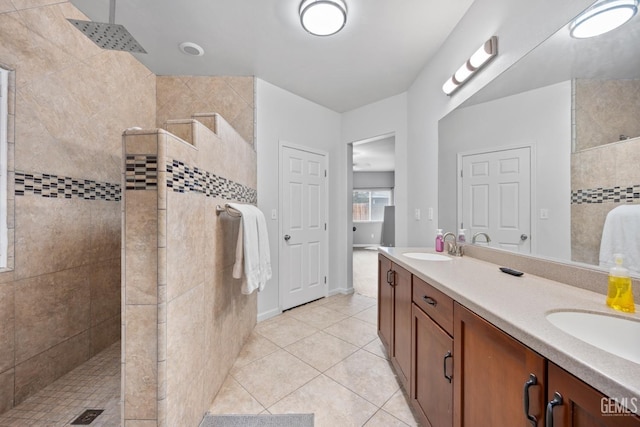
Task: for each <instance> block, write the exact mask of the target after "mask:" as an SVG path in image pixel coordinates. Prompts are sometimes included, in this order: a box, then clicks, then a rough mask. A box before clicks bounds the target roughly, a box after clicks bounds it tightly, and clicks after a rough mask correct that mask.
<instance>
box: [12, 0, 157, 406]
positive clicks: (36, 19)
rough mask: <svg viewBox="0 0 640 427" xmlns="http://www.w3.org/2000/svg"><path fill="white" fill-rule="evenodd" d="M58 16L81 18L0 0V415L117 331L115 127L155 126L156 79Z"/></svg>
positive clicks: (48, 2) (55, 5)
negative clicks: (4, 246)
mask: <svg viewBox="0 0 640 427" xmlns="http://www.w3.org/2000/svg"><path fill="white" fill-rule="evenodd" d="M66 18H77V19H87V18H86V17H85V16H84V15H83V14H82V13H80V12H79V11H78V10H77V9H76V8H75V7H73V6H72V5H71V4H70V3H68V2H64V1H58V0H56V1H53V0H39V1H0V40H1V42H0V64H2V66H4V67H5V68H9V69H11V70H13V72H12V76H11V78H12V87H11V93H12V99H11V101H12V102H11V106H10V113H11V119H12V120H11V121H10V122H11V123H10V126H9V140H10V142H14V143H15V144H10V146H9V163H10V165H13V166H10V169H14V170H15V174H13V173H12V174H10V176H9V181H10V185H9V188H10V195H9V209H10V211H11V212H14V218H15V220H14V221H10V223H9V226H10V228H13V226H14V225H15V228H14V233H13V234H12V235H10V240H11V242H12V243H13V244H14V253H15V257H14V259H13V266H14V268H13V269H10V270H9V271H4V272H1V273H0V412H2V411H4V410H6V409H8V408H10V407H12V406H13V405H15V404H17V403H20V402H21V401H23V400H24V399H25V398H26V397H28V396H29V395H30V394H32V393H33V392H35V391H37V390H39V389H41V388H42V387H44V386H46V385H47V384H49V383H50V382H51V381H53V380H55V379H56V378H58V377H60V376H61V375H62V374H64V373H66V372H67V371H69V370H71V369H72V368H74V367H76V366H77V365H78V364H80V363H82V362H84V361H86V360H87V359H89V357H91V356H92V355H93V354H95V353H97V352H99V351H100V350H102V349H104V348H106V347H107V346H108V345H109V344H111V343H113V342H114V341H116V340H118V339H119V338H120V308H121V307H120V304H121V301H120V230H121V226H120V220H121V214H120V197H121V193H120V191H121V189H120V179H121V172H120V166H121V150H122V148H121V147H122V137H121V135H122V131H123V129H125V128H128V127H131V126H142V127H149V126H153V125H154V124H155V119H156V115H155V111H156V104H155V87H156V76H155V75H154V74H152V73H151V72H150V71H149V70H148V69H147V68H146V67H144V66H142V65H141V64H140V63H139V62H138V61H137V60H136V59H135V58H133V57H132V56H131V55H130V54H128V53H123V52H113V51H106V50H102V49H100V48H98V47H97V46H95V45H94V44H93V43H92V42H91V41H90V40H89V39H87V38H86V37H85V36H84V35H82V34H81V33H80V32H79V31H78V30H76V29H75V28H74V27H73V26H72V25H71V24H70V23H69V22H68V21H67V20H66Z"/></svg>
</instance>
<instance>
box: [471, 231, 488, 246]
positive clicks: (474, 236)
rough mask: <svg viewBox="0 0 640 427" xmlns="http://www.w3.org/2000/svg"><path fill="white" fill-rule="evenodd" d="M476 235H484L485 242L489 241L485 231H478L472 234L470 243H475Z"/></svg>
mask: <svg viewBox="0 0 640 427" xmlns="http://www.w3.org/2000/svg"><path fill="white" fill-rule="evenodd" d="M478 236H484V238H485V239H486V243H489V242H490V241H491V238H490V237H489V235H488V234H487V233H483V232H479V233H476V234H474V235H473V237H472V238H471V243H475V242H476V239H477V238H478Z"/></svg>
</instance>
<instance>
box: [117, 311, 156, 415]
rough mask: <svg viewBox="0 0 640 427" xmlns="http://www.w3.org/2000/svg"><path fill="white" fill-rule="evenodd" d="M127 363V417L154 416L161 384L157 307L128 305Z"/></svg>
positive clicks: (125, 410)
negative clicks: (159, 377)
mask: <svg viewBox="0 0 640 427" xmlns="http://www.w3.org/2000/svg"><path fill="white" fill-rule="evenodd" d="M126 316H127V336H126V341H125V347H124V348H125V352H124V357H125V366H124V378H125V385H124V395H123V398H124V414H125V419H127V420H129V419H134V420H135V419H155V418H156V411H157V401H156V393H157V387H158V375H157V369H158V361H157V330H158V329H157V328H158V326H157V325H158V319H157V307H156V306H155V305H128V306H127V308H126Z"/></svg>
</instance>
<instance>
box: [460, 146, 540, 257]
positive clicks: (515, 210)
mask: <svg viewBox="0 0 640 427" xmlns="http://www.w3.org/2000/svg"><path fill="white" fill-rule="evenodd" d="M460 164H461V173H459V174H458V177H459V180H460V185H459V188H461V198H460V200H459V203H460V205H459V216H460V219H461V224H462V227H461V228H465V229H467V239H468V240H469V241H471V238H472V236H473V235H474V234H475V233H478V232H484V233H487V234H488V235H489V236H490V237H491V243H490V244H489V245H490V246H494V247H499V248H502V249H506V250H510V251H514V252H520V253H530V252H531V148H530V147H522V148H514V149H504V150H502V149H501V150H495V151H488V152H485V153H475V154H467V155H464V154H463V155H461V162H460ZM479 241H484V239H481V240H479Z"/></svg>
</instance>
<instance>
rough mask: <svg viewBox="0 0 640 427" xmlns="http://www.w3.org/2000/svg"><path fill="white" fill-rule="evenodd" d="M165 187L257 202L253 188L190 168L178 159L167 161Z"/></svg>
mask: <svg viewBox="0 0 640 427" xmlns="http://www.w3.org/2000/svg"><path fill="white" fill-rule="evenodd" d="M167 187H168V188H171V189H173V191H175V192H179V193H189V192H196V193H201V194H204V195H205V196H207V197H215V198H220V199H225V200H236V201H238V202H241V203H251V204H256V203H257V202H258V192H257V191H256V190H255V189H253V188H250V187H247V186H245V185H242V184H239V183H237V182H234V181H232V180H230V179H227V178H224V177H221V176H218V175H216V174H213V173H211V172H208V171H205V170H202V169H199V168H191V167H189V166H187V165H186V164H184V163H183V162H181V161H178V160H173V161H171V162H167Z"/></svg>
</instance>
